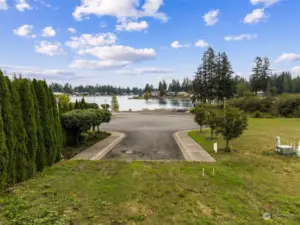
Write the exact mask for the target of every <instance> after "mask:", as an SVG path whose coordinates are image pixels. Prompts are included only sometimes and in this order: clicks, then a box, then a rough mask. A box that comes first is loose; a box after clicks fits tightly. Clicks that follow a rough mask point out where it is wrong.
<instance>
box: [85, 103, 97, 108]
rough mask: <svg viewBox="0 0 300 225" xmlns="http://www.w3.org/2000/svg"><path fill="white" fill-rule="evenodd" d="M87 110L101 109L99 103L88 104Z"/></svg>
mask: <svg viewBox="0 0 300 225" xmlns="http://www.w3.org/2000/svg"><path fill="white" fill-rule="evenodd" d="M86 109H99V105H98V104H97V103H86Z"/></svg>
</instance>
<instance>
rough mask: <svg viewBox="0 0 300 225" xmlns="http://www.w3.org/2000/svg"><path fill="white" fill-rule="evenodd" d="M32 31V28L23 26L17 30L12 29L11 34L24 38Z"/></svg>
mask: <svg viewBox="0 0 300 225" xmlns="http://www.w3.org/2000/svg"><path fill="white" fill-rule="evenodd" d="M32 29H33V26H31V25H28V24H25V25H23V26H21V27H19V28H16V29H14V30H13V32H14V34H15V35H18V36H23V37H25V36H27V35H29V34H30V33H31V32H32Z"/></svg>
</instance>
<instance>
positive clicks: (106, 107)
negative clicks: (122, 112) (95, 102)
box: [101, 104, 110, 109]
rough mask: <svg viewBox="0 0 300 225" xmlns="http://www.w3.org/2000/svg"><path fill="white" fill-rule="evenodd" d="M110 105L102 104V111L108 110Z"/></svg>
mask: <svg viewBox="0 0 300 225" xmlns="http://www.w3.org/2000/svg"><path fill="white" fill-rule="evenodd" d="M109 107H110V105H109V104H102V105H101V108H102V109H109Z"/></svg>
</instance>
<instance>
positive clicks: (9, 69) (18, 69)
mask: <svg viewBox="0 0 300 225" xmlns="http://www.w3.org/2000/svg"><path fill="white" fill-rule="evenodd" d="M0 68H1V69H4V70H5V71H6V73H8V74H14V73H15V74H22V75H24V76H26V77H30V78H38V79H47V80H48V79H56V80H60V79H70V78H71V77H73V76H75V75H76V74H75V73H74V72H71V71H67V70H59V69H42V68H38V67H32V66H31V67H30V66H15V65H0Z"/></svg>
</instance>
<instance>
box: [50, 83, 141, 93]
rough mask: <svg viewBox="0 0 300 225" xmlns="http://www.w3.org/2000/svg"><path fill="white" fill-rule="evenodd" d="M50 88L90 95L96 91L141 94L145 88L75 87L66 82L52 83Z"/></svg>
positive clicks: (54, 90)
mask: <svg viewBox="0 0 300 225" xmlns="http://www.w3.org/2000/svg"><path fill="white" fill-rule="evenodd" d="M50 88H51V89H52V91H53V92H60V93H66V94H75V93H76V92H78V93H88V94H89V95H94V94H95V93H101V94H108V95H123V94H130V93H133V94H134V95H141V94H143V93H144V90H143V89H141V88H137V87H133V88H130V87H127V88H122V87H114V86H112V85H98V84H97V85H96V86H93V85H86V86H83V85H79V86H75V87H73V86H72V85H71V84H69V83H66V84H64V85H62V84H58V83H51V84H50Z"/></svg>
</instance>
